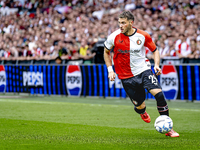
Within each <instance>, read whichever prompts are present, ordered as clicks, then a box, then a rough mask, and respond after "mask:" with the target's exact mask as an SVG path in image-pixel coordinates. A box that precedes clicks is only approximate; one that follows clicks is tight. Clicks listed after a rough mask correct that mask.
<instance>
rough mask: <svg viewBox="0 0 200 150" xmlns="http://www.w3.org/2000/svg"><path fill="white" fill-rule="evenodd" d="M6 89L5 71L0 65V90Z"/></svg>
mask: <svg viewBox="0 0 200 150" xmlns="http://www.w3.org/2000/svg"><path fill="white" fill-rule="evenodd" d="M5 91H6V71H5V68H4V66H3V65H0V92H3V93H4V92H5Z"/></svg>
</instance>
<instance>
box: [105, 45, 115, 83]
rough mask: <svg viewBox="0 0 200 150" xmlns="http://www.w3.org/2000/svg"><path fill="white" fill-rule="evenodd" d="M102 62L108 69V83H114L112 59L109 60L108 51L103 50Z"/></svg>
mask: <svg viewBox="0 0 200 150" xmlns="http://www.w3.org/2000/svg"><path fill="white" fill-rule="evenodd" d="M104 60H105V63H106V66H107V68H108V78H109V79H110V81H114V80H115V72H114V71H113V68H112V59H111V55H110V51H109V50H108V49H107V48H104Z"/></svg>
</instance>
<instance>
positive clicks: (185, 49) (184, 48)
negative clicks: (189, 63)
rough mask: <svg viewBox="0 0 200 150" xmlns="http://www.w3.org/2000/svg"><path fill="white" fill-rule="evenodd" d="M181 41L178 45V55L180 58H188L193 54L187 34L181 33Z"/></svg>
mask: <svg viewBox="0 0 200 150" xmlns="http://www.w3.org/2000/svg"><path fill="white" fill-rule="evenodd" d="M180 39H181V43H180V44H179V45H178V50H177V51H176V52H177V56H178V57H179V58H188V57H189V56H190V55H191V47H190V45H189V44H188V41H187V38H186V37H185V35H183V34H182V35H181V37H180Z"/></svg>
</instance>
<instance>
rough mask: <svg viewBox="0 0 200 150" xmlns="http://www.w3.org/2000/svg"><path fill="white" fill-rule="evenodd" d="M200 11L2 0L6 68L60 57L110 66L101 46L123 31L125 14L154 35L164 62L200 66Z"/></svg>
mask: <svg viewBox="0 0 200 150" xmlns="http://www.w3.org/2000/svg"><path fill="white" fill-rule="evenodd" d="M199 8H200V2H199V1H197V0H168V1H166V0H88V1H87V0H84V1H83V0H78V1H77V0H70V1H65V0H40V1H28V0H14V1H11V0H2V1H1V2H0V17H1V20H0V24H1V27H0V33H1V34H0V59H1V64H13V63H18V64H21V63H33V64H40V63H41V64H44V63H56V61H55V59H56V58H57V57H58V56H59V57H60V58H61V59H62V62H61V63H64V64H67V63H68V62H71V61H75V60H78V59H81V60H83V61H82V63H84V62H85V63H104V61H103V60H102V59H103V57H102V54H103V50H102V46H101V47H97V45H98V43H99V42H101V44H102V43H103V39H106V37H107V35H109V34H110V33H111V32H113V31H114V30H116V29H117V28H118V24H117V21H116V19H117V17H118V14H119V13H120V12H122V11H123V10H130V11H132V12H133V14H134V15H135V22H134V24H135V27H138V28H140V29H142V30H145V31H146V32H148V33H149V34H150V35H151V36H152V38H153V40H154V42H155V43H156V45H157V47H158V48H159V51H160V54H161V58H162V62H168V61H169V58H171V60H170V61H171V62H172V63H174V62H175V63H200V19H199V18H200V9H199ZM146 54H147V57H148V58H149V59H152V54H151V53H150V52H149V51H148V49H146ZM173 60H174V61H173ZM183 60H184V61H183ZM79 63H80V61H79Z"/></svg>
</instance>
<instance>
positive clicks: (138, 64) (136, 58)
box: [129, 33, 151, 76]
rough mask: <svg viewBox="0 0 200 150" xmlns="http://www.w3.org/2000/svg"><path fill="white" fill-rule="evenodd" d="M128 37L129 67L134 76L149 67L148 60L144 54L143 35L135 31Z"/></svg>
mask: <svg viewBox="0 0 200 150" xmlns="http://www.w3.org/2000/svg"><path fill="white" fill-rule="evenodd" d="M129 39H130V67H131V72H132V73H133V75H134V76H136V75H138V74H140V73H142V72H143V71H145V70H148V69H151V67H150V65H149V63H150V62H149V61H146V60H147V59H146V56H145V48H144V43H145V37H144V35H142V34H140V33H135V34H134V35H132V36H130V37H129Z"/></svg>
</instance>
